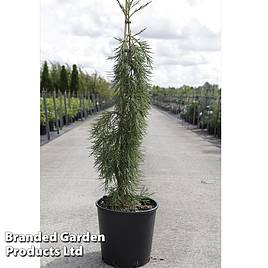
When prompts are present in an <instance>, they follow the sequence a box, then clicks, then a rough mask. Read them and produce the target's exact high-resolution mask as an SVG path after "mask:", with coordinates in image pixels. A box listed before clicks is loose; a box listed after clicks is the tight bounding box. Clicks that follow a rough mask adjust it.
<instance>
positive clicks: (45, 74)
mask: <svg viewBox="0 0 268 268" xmlns="http://www.w3.org/2000/svg"><path fill="white" fill-rule="evenodd" d="M42 90H46V91H47V92H49V91H51V90H52V85H51V80H50V77H49V70H48V65H47V62H46V61H45V62H44V64H43V68H42V72H41V82H40V91H42Z"/></svg>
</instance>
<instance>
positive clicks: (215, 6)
mask: <svg viewBox="0 0 268 268" xmlns="http://www.w3.org/2000/svg"><path fill="white" fill-rule="evenodd" d="M122 1H123V0H121V2H122ZM144 2H145V0H144ZM220 13H221V12H220V0H152V3H151V4H150V5H149V6H148V7H147V8H146V9H144V10H143V11H141V12H139V13H137V15H135V16H133V18H132V23H131V26H132V31H133V32H135V31H139V30H141V29H142V28H145V27H147V30H146V32H144V33H143V34H142V36H143V38H145V39H146V40H147V41H148V42H149V43H150V45H151V47H152V51H153V53H154V54H153V59H154V72H153V77H152V83H153V84H158V85H160V86H176V87H178V86H181V85H183V84H187V85H193V86H197V85H201V84H203V83H204V82H206V81H208V82H210V83H217V84H220V64H221V62H220V60H221V58H220V56H221V54H220V28H221V25H220V21H221V19H220ZM123 23H124V18H123V15H122V12H121V10H120V9H119V7H118V5H117V3H116V1H115V0H41V60H48V61H59V62H60V63H69V64H78V65H79V66H81V67H83V68H84V69H86V70H87V71H88V72H89V73H92V72H94V71H97V72H98V73H99V74H101V75H102V76H104V77H106V78H108V77H109V75H108V74H109V73H110V72H111V70H112V64H113V62H112V61H109V60H107V57H109V56H112V55H113V49H114V48H115V47H116V45H117V44H116V42H117V41H116V40H114V39H113V37H114V36H116V37H120V36H122V34H123Z"/></svg>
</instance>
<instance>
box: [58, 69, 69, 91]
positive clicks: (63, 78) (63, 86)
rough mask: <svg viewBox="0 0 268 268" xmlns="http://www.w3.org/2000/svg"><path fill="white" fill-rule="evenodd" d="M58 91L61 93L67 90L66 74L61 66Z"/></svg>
mask: <svg viewBox="0 0 268 268" xmlns="http://www.w3.org/2000/svg"><path fill="white" fill-rule="evenodd" d="M59 89H60V91H61V92H62V93H63V92H64V91H65V90H66V91H68V89H69V82H68V74H67V71H66V68H65V66H64V65H62V66H61V72H60V83H59Z"/></svg>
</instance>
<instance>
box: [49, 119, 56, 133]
mask: <svg viewBox="0 0 268 268" xmlns="http://www.w3.org/2000/svg"><path fill="white" fill-rule="evenodd" d="M54 126H55V123H54V122H53V121H49V131H54Z"/></svg>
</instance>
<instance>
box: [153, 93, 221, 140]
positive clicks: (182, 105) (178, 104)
mask: <svg viewBox="0 0 268 268" xmlns="http://www.w3.org/2000/svg"><path fill="white" fill-rule="evenodd" d="M153 103H154V104H155V105H156V106H158V107H160V108H161V109H164V110H166V111H170V112H172V113H174V114H178V116H179V117H180V118H181V119H183V120H185V121H186V122H188V123H190V124H193V125H197V126H198V127H199V128H201V129H206V130H207V132H208V134H211V135H215V136H217V137H221V102H220V95H219V96H217V97H214V98H199V99H198V98H196V99H191V100H189V99H188V100H187V99H185V100H183V99H182V98H174V97H173V98H158V99H153Z"/></svg>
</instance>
